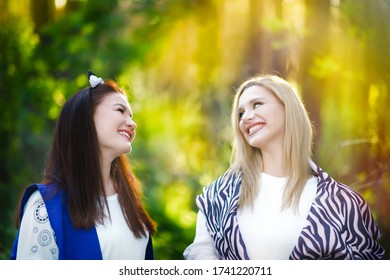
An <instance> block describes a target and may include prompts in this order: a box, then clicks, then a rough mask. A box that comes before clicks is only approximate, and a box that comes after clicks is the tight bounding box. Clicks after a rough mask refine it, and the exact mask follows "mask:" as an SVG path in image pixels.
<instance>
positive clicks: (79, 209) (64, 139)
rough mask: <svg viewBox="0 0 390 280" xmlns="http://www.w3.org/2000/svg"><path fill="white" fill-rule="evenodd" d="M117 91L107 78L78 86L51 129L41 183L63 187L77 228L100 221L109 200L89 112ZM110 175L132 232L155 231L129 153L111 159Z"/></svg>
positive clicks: (113, 83) (139, 233) (145, 232)
mask: <svg viewBox="0 0 390 280" xmlns="http://www.w3.org/2000/svg"><path fill="white" fill-rule="evenodd" d="M115 92H117V93H120V94H123V95H125V96H126V94H125V92H124V91H123V90H122V89H120V88H119V87H118V85H117V84H116V83H115V82H114V81H111V80H110V81H107V82H105V83H103V84H100V85H99V86H97V87H95V88H90V87H88V88H85V89H83V90H81V91H79V92H78V93H76V94H75V95H73V96H72V97H71V98H70V99H69V100H68V101H67V102H66V103H65V104H64V106H63V108H62V111H61V113H60V116H59V118H58V121H57V124H56V128H55V131H54V136H53V142H52V147H51V151H50V155H49V158H48V163H47V165H46V168H45V172H44V180H43V183H55V185H57V187H59V188H61V189H63V190H64V191H65V193H66V195H67V200H66V202H67V204H68V209H69V215H70V218H71V220H72V223H73V225H74V226H75V227H77V228H86V229H87V228H90V227H92V226H94V225H95V224H102V223H103V221H104V218H105V215H104V208H105V207H107V200H106V199H105V197H106V196H105V193H104V187H103V179H102V173H101V168H100V162H101V161H100V159H101V155H100V149H99V143H98V140H97V139H98V138H97V133H96V129H95V123H94V119H93V115H94V112H95V109H96V107H97V106H98V105H99V104H100V103H101V102H102V100H103V98H104V97H105V96H107V95H108V94H112V93H115ZM111 176H112V179H113V181H114V187H115V190H116V191H117V193H118V198H119V203H120V206H121V209H122V211H123V213H124V216H125V218H126V221H127V224H128V225H129V227H130V229H131V230H132V231H133V233H134V235H135V236H136V237H141V236H147V232H150V233H152V234H153V233H154V232H155V224H154V222H153V221H152V219H151V218H150V217H149V215H148V214H147V212H146V211H145V209H144V207H143V202H142V191H141V186H140V183H139V181H138V180H137V178H136V176H135V175H134V173H133V172H132V170H131V166H130V162H129V159H128V157H127V155H122V156H119V157H117V158H115V159H114V161H113V162H112V164H111ZM101 198H103V199H101ZM107 209H108V208H107Z"/></svg>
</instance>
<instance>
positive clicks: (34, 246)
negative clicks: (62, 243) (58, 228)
mask: <svg viewBox="0 0 390 280" xmlns="http://www.w3.org/2000/svg"><path fill="white" fill-rule="evenodd" d="M17 259H18V260H33V259H34V260H57V259H58V247H57V244H56V241H55V235H54V231H53V229H52V227H51V225H50V221H49V216H48V214H47V211H46V206H45V203H44V202H43V199H42V196H41V194H40V193H39V191H38V190H37V191H35V192H34V193H33V194H32V195H31V197H30V198H29V200H28V201H27V203H26V206H25V208H24V212H23V218H22V221H21V224H20V230H19V242H18V249H17Z"/></svg>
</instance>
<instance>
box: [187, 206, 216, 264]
mask: <svg viewBox="0 0 390 280" xmlns="http://www.w3.org/2000/svg"><path fill="white" fill-rule="evenodd" d="M183 255H184V258H185V259H186V260H218V259H220V257H219V255H218V253H217V251H216V250H215V247H214V240H213V238H212V237H211V236H210V234H209V232H208V231H207V227H206V217H205V215H204V214H203V212H201V211H199V212H198V217H197V221H196V234H195V239H194V242H193V243H192V244H191V245H189V246H188V247H187V248H186V249H185V251H184V253H183Z"/></svg>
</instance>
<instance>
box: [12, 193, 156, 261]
mask: <svg viewBox="0 0 390 280" xmlns="http://www.w3.org/2000/svg"><path fill="white" fill-rule="evenodd" d="M107 203H108V207H109V209H110V214H111V221H110V219H109V218H107V219H106V220H105V223H104V225H97V226H96V231H97V235H98V239H99V243H100V249H101V251H102V255H103V259H104V260H109V259H110V260H120V259H125V260H135V259H139V260H143V259H144V258H145V251H146V246H147V243H148V239H149V236H147V237H142V238H136V237H135V236H134V234H133V232H132V231H131V230H130V228H129V227H128V225H127V223H126V220H125V217H124V215H123V213H122V211H121V208H120V204H119V201H118V194H114V195H112V196H108V197H107ZM105 211H106V212H107V209H106V210H105ZM17 250H18V251H17V259H46V260H57V259H58V247H57V244H56V242H55V238H54V231H53V229H52V227H51V225H50V221H49V217H48V214H47V211H46V206H45V204H44V202H43V199H42V196H41V194H40V192H39V191H35V192H34V193H33V194H32V195H31V197H30V198H29V200H28V201H27V203H26V206H25V210H24V215H23V218H22V221H21V224H20V233H19V242H18V249H17Z"/></svg>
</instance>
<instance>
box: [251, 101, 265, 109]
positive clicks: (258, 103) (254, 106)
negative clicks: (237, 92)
mask: <svg viewBox="0 0 390 280" xmlns="http://www.w3.org/2000/svg"><path fill="white" fill-rule="evenodd" d="M260 105H263V103H261V102H256V103H255V104H253V108H257V107H259V106H260Z"/></svg>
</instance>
